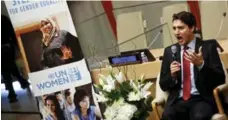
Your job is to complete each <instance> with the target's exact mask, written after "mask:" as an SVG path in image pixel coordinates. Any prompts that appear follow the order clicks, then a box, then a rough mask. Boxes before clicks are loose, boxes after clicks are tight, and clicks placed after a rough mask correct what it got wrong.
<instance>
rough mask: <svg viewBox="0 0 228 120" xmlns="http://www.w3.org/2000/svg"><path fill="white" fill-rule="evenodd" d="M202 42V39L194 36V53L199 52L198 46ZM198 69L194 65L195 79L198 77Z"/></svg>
mask: <svg viewBox="0 0 228 120" xmlns="http://www.w3.org/2000/svg"><path fill="white" fill-rule="evenodd" d="M202 44H203V41H202V40H201V39H199V38H196V45H195V53H198V52H199V48H200V46H202ZM198 69H199V68H198V67H197V66H195V65H194V78H195V81H196V80H197V78H198V71H199V70H198Z"/></svg>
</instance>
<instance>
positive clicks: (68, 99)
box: [66, 96, 73, 105]
mask: <svg viewBox="0 0 228 120" xmlns="http://www.w3.org/2000/svg"><path fill="white" fill-rule="evenodd" d="M66 101H67V103H68V104H69V105H71V104H72V103H73V101H72V98H71V96H67V99H66Z"/></svg>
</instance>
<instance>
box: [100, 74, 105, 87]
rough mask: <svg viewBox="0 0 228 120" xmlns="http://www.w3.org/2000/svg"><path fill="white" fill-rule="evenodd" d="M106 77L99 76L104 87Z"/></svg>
mask: <svg viewBox="0 0 228 120" xmlns="http://www.w3.org/2000/svg"><path fill="white" fill-rule="evenodd" d="M105 79H106V78H105V76H104V75H102V74H99V84H100V85H101V86H102V87H103V86H104V84H105V83H104V82H105Z"/></svg>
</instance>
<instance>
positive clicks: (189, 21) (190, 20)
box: [173, 11, 196, 31]
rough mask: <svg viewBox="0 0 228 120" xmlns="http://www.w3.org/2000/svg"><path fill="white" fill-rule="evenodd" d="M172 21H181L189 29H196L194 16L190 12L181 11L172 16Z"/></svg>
mask: <svg viewBox="0 0 228 120" xmlns="http://www.w3.org/2000/svg"><path fill="white" fill-rule="evenodd" d="M174 20H181V21H182V22H183V23H185V24H186V25H188V27H189V28H192V27H195V29H196V19H195V16H194V15H193V14H192V13H190V12H186V11H182V12H179V13H177V14H173V21H174ZM195 29H194V31H195Z"/></svg>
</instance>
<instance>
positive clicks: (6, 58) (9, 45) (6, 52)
mask: <svg viewBox="0 0 228 120" xmlns="http://www.w3.org/2000/svg"><path fill="white" fill-rule="evenodd" d="M1 17H2V19H1V24H2V28H1V29H2V31H1V34H2V36H1V39H2V42H1V54H2V59H1V60H2V61H1V65H2V66H1V69H2V71H1V74H2V77H3V80H4V83H5V86H6V89H7V90H9V95H8V99H9V102H10V103H12V102H16V101H17V97H16V96H17V95H16V92H15V90H14V88H13V84H12V82H13V79H12V76H11V75H13V76H14V77H16V78H17V79H18V81H19V83H20V84H21V88H23V89H25V88H28V87H29V85H30V83H29V82H28V81H27V80H26V79H24V78H23V77H22V76H21V74H20V72H19V71H18V68H17V66H16V63H15V59H16V58H15V47H16V46H17V39H16V35H15V33H14V29H13V26H12V24H11V21H10V19H9V18H8V17H6V16H5V15H1Z"/></svg>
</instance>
